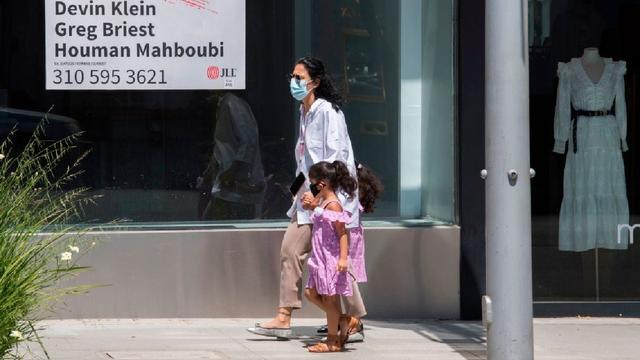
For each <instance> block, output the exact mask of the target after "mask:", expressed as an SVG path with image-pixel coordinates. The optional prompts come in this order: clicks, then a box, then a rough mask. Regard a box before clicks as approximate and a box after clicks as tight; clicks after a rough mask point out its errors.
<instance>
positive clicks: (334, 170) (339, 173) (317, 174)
mask: <svg viewBox="0 0 640 360" xmlns="http://www.w3.org/2000/svg"><path fill="white" fill-rule="evenodd" d="M309 178H312V179H316V180H323V181H326V182H327V183H329V186H331V188H332V189H334V190H337V189H341V190H342V191H344V192H345V193H347V195H349V197H353V195H354V193H355V192H356V189H357V188H358V183H357V181H356V179H354V178H353V176H351V174H350V173H349V169H348V168H347V165H345V164H344V163H343V162H342V161H338V160H336V161H334V162H332V163H330V162H327V161H321V162H319V163H316V164H314V165H313V166H312V167H311V168H310V169H309Z"/></svg>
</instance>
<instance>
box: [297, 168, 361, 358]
mask: <svg viewBox="0 0 640 360" xmlns="http://www.w3.org/2000/svg"><path fill="white" fill-rule="evenodd" d="M309 182H310V183H311V185H310V189H311V192H312V193H313V195H314V197H315V198H316V199H317V202H318V204H319V206H317V207H316V208H315V210H314V212H313V215H312V216H311V220H312V221H313V233H312V238H311V244H312V250H311V256H310V258H309V260H308V261H307V265H308V267H309V280H308V282H307V289H306V290H305V296H306V297H307V299H309V301H311V302H312V303H314V304H315V305H317V306H318V307H319V308H320V309H322V310H323V311H324V312H325V313H326V314H327V324H328V335H327V339H326V341H324V342H320V343H318V344H315V345H313V346H310V347H309V351H311V352H336V351H342V349H343V347H344V344H345V342H346V340H347V338H348V331H347V329H348V327H349V326H348V323H347V322H346V318H344V317H342V318H341V312H342V311H341V306H340V297H339V296H340V295H343V296H352V295H353V290H352V287H351V275H350V274H349V272H348V270H349V236H348V233H347V229H346V227H345V224H348V223H349V222H351V217H350V214H349V213H348V212H346V211H344V210H343V208H342V205H341V204H340V200H339V199H338V196H337V195H336V193H335V191H336V190H337V189H340V190H341V191H343V192H345V193H346V194H347V195H349V196H353V195H354V193H355V190H356V187H357V183H356V179H354V178H353V177H352V176H351V175H350V174H349V170H348V169H347V166H346V165H345V164H344V163H342V162H340V161H334V162H333V163H328V162H319V163H317V164H315V165H313V166H312V167H311V169H309ZM338 323H340V324H341V325H342V326H341V328H342V329H343V331H342V332H341V333H340V336H338Z"/></svg>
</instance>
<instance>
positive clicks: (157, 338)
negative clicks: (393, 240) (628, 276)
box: [29, 318, 640, 360]
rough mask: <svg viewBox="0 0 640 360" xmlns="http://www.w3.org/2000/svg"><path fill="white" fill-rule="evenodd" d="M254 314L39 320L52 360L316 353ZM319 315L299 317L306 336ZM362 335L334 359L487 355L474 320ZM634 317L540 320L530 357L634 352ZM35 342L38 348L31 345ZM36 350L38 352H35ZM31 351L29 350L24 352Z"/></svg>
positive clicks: (376, 327)
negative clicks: (259, 326) (256, 325)
mask: <svg viewBox="0 0 640 360" xmlns="http://www.w3.org/2000/svg"><path fill="white" fill-rule="evenodd" d="M254 321H255V319H251V320H249V319H183V320H178V319H174V320H62V321H47V322H46V323H44V324H42V325H45V326H46V327H47V328H48V330H46V331H44V332H43V335H44V336H45V339H44V342H45V344H46V346H47V349H48V352H49V355H50V356H51V358H52V359H55V360H94V359H100V360H197V359H312V358H313V359H317V358H320V357H322V356H323V355H318V354H311V353H308V352H307V350H306V349H305V348H304V346H305V344H306V343H308V342H309V341H310V340H309V339H296V340H290V341H277V340H275V339H270V338H264V337H260V336H256V335H253V334H250V333H248V332H247V331H245V328H246V327H248V326H251V325H252V324H253V322H254ZM322 323H323V320H322V319H297V320H295V332H296V333H297V334H300V335H303V336H304V335H311V334H313V333H314V331H315V326H316V325H320V324H322ZM365 326H366V341H365V342H364V343H356V344H349V345H348V346H347V348H348V351H346V352H343V353H339V354H331V355H325V356H330V357H331V358H332V359H367V360H371V359H430V360H461V359H467V360H469V359H486V345H485V340H486V339H485V333H484V330H483V328H482V326H481V324H480V323H478V322H460V321H372V320H370V321H367V322H366V323H365ZM638 334H640V319H588V318H565V319H538V320H536V321H535V352H536V359H545V360H551V359H553V360H595V359H615V360H626V359H629V360H631V359H639V358H640V342H638V341H637V339H638ZM34 349H36V347H34ZM35 355H38V352H37V351H36V354H35ZM39 355H40V356H41V355H42V354H39ZM35 358H37V357H35V356H31V357H29V359H35Z"/></svg>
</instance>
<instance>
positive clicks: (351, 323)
mask: <svg viewBox="0 0 640 360" xmlns="http://www.w3.org/2000/svg"><path fill="white" fill-rule="evenodd" d="M343 322H344V324H345V325H346V329H347V333H348V334H349V335H353V334H355V333H358V332H360V331H362V329H363V328H364V325H363V324H362V321H360V319H358V318H357V317H355V316H350V315H342V316H340V325H341V326H342V324H343ZM341 328H342V327H341Z"/></svg>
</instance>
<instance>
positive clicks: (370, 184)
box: [356, 163, 384, 213]
mask: <svg viewBox="0 0 640 360" xmlns="http://www.w3.org/2000/svg"><path fill="white" fill-rule="evenodd" d="M356 168H357V170H356V171H357V174H358V195H359V200H360V205H362V207H363V208H364V212H365V213H372V212H373V211H374V210H375V204H376V200H377V199H378V198H379V197H380V195H381V194H382V192H383V191H384V186H383V185H382V181H380V179H379V178H378V177H377V176H376V174H374V173H373V171H371V169H369V168H368V167H365V166H364V165H362V164H359V163H356Z"/></svg>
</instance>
